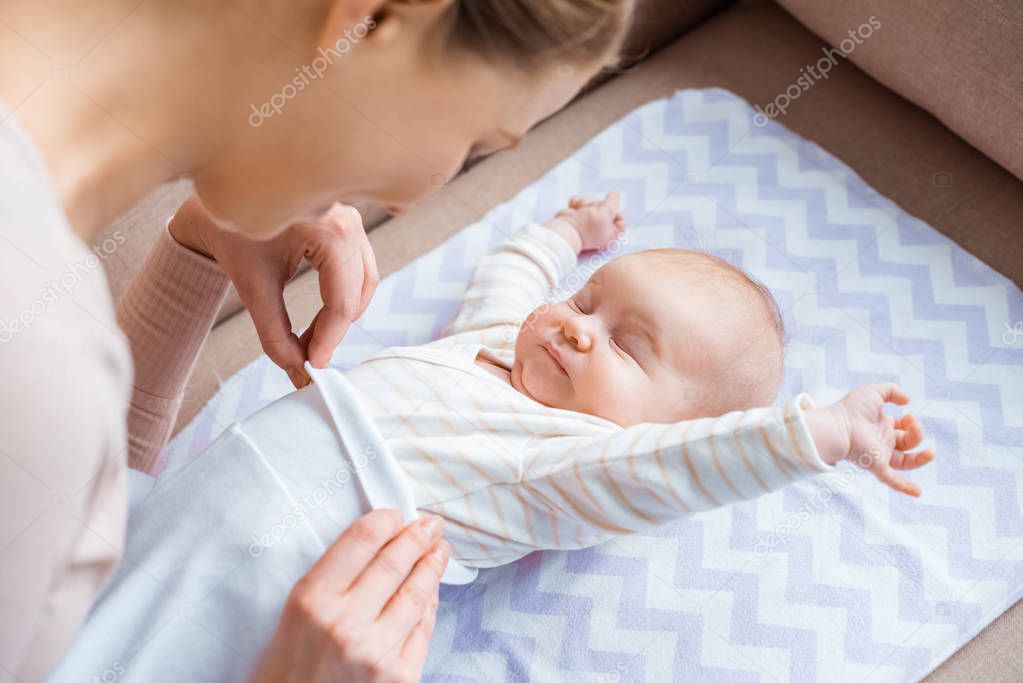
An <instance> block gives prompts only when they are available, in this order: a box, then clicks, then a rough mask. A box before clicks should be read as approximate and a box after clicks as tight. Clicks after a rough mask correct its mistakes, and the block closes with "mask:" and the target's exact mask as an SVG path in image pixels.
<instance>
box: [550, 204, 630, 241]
mask: <svg viewBox="0 0 1023 683" xmlns="http://www.w3.org/2000/svg"><path fill="white" fill-rule="evenodd" d="M619 203H620V197H619V195H618V193H617V192H615V191H614V190H611V191H610V192H608V193H607V196H606V197H604V198H603V199H597V198H596V197H572V198H571V199H570V200H569V202H568V208H567V209H562V210H560V211H558V212H557V213H556V214H554V218H552V219H551V220H550V221H548V222H547V224H546V225H547V227H548V228H550V229H551V230H553V231H555V232H557V233H558V234H559V235H561V236H562V237H564V238H565V241H566V242H568V243H569V244H570V245H572V247H573V248H574V249H575V250H576V252H577V253H578V252H581V251H590V250H594V249H598V250H599V249H606V248H607V247H608V245H609V244H611V242H613V241H614V240H616V239H618V237H619V236H620V235H621V234H622V233H623V232H625V216H624V214H622V212H621V211H620V210H619Z"/></svg>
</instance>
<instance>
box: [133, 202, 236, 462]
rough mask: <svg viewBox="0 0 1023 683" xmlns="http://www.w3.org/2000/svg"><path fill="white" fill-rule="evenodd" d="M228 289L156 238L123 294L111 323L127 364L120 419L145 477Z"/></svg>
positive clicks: (165, 239)
mask: <svg viewBox="0 0 1023 683" xmlns="http://www.w3.org/2000/svg"><path fill="white" fill-rule="evenodd" d="M175 220H178V218H177V217H176V218H175ZM228 284H229V280H228V278H227V276H226V275H224V273H223V272H222V271H221V270H220V268H219V266H217V264H216V262H214V261H212V260H210V259H208V258H206V257H205V256H202V255H200V254H198V253H196V252H195V251H192V250H190V249H187V248H185V247H183V246H181V245H180V244H178V243H177V242H175V240H174V239H173V238H172V237H171V236H170V234H169V233H168V232H167V231H164V233H163V234H161V235H160V237H159V239H158V240H157V242H156V244H155V245H154V246H153V249H152V251H151V252H150V253H149V257H148V258H147V259H146V262H145V263H144V264H143V266H142V269H141V271H139V274H138V275H137V276H136V277H135V280H134V281H133V282H132V284H131V286H130V287H129V288H128V291H127V292H125V295H124V297H123V299H122V300H121V303H120V305H119V306H118V310H117V321H118V323H119V324H120V326H121V329H122V330H124V333H125V335H126V336H127V338H128V342H129V344H130V345H131V352H132V357H133V359H134V363H135V382H134V391H133V392H132V400H131V406H130V409H129V413H128V444H129V450H128V464H129V465H130V466H131V467H134V468H135V469H140V470H143V471H150V470H151V469H152V467H153V466H154V465H155V464H156V460H157V458H158V457H159V455H160V452H161V450H162V449H163V447H164V445H165V444H166V442H167V440H168V439H169V438H170V433H171V429H172V428H173V425H174V421H175V420H176V418H177V414H178V409H179V408H180V406H181V400H182V396H183V395H184V390H185V386H186V383H187V382H188V377H189V375H190V374H191V371H192V367H193V366H194V364H195V360H196V357H197V356H198V354H199V350H200V349H201V348H202V344H203V342H204V341H205V340H206V337H207V335H208V334H209V331H210V328H211V327H212V326H213V322H214V320H215V319H216V315H217V312H218V311H219V310H220V306H221V305H222V304H223V301H224V296H225V294H226V293H227V288H228Z"/></svg>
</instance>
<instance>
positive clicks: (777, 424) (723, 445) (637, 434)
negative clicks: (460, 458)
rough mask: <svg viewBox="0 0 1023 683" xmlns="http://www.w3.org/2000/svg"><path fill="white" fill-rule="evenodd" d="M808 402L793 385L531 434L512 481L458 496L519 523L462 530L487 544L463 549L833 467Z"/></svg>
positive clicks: (546, 540)
mask: <svg viewBox="0 0 1023 683" xmlns="http://www.w3.org/2000/svg"><path fill="white" fill-rule="evenodd" d="M812 407H813V402H812V400H811V399H810V397H809V396H808V395H807V394H800V395H799V396H797V397H796V398H795V399H793V400H792V401H790V402H788V403H786V404H784V405H781V406H776V407H769V408H755V409H752V410H745V411H734V412H731V413H728V414H726V415H722V416H721V417H712V418H700V419H696V420H687V421H684V422H678V423H675V424H652V423H647V424H640V425H635V426H633V427H629V428H627V429H622V430H619V431H617V432H614V433H612V434H610V435H607V436H597V437H576V436H564V437H548V438H543V439H539V440H538V441H537V442H536V445H535V446H534V447H532V448H531V449H530V450H529V451H527V452H526V453H524V454H523V467H522V469H521V472H522V475H521V478H520V479H519V480H518V481H515V482H505V483H498V484H494V485H492V486H489V487H487V489H486V490H484V491H477V492H474V493H472V494H470V495H469V496H467V497H466V498H468V497H475V496H479V497H480V500H479V504H478V505H474V508H475V509H476V510H477V512H478V511H479V510H480V509H486V508H487V506H486V505H484V503H485V501H487V500H491V501H492V502H491V508H495V507H496V508H497V509H499V510H501V514H502V515H503V517H504V519H502V520H501V522H502V525H503V526H502V527H501V528H511V529H514V530H516V531H517V532H518V533H517V534H516V533H513V534H512V536H514V537H513V538H504V537H503V534H501V533H498V527H497V524H496V522H495V523H494V528H489V529H484V530H483V531H484V532H485V533H475V534H473V535H472V536H471V540H469V537H468V536H467V539H466V543H474V544H476V545H477V546H480V545H481V544H483V545H485V544H487V543H488V542H492V543H494V547H491V548H484V547H479V548H466V549H465V554H463V555H462V557H466V558H472V557H478V558H479V564H480V566H487V558H493V557H495V556H496V557H502V558H505V560H504V561H511V560H507V559H506V558H508V557H509V556H514V557H512V559H514V558H515V557H519V556H521V555H525V554H526V553H528V552H530V551H532V550H535V549H543V548H562V549H569V548H581V547H587V546H591V545H596V544H598V543H601V542H603V541H606V540H608V539H609V538H612V537H615V536H620V535H624V534H629V533H632V532H634V531H639V530H643V529H649V528H652V527H656V526H659V525H661V524H664V523H666V522H669V521H673V520H675V519H678V518H680V517H685V516H687V515H690V514H692V513H695V512H700V511H703V510H710V509H713V508H717V507H721V506H723V505H728V504H731V503H735V502H738V501H742V500H750V499H753V498H757V497H758V496H760V495H762V494H764V493H768V492H770V491H774V490H777V489H779V488H782V487H783V486H785V485H787V484H790V483H792V482H795V481H798V480H800V479H803V478H806V477H810V476H813V475H816V474H819V473H822V472H828V471H831V470H834V469H835V468H834V466H832V465H829V464H828V463H826V462H824V461H823V460H822V459H821V457H820V454H819V453H818V451H817V447H816V445H815V444H814V442H813V438H812V437H811V435H810V431H809V427H808V426H807V423H806V418H805V415H804V411H805V410H806V409H808V408H812ZM458 502H459V501H446V502H445V503H444V504H443V509H444V514H445V516H447V517H449V518H451V516H452V515H453V514H455V513H457V511H458V510H459V509H461V506H459V505H458ZM494 503H499V506H495V505H494ZM488 519H489V518H488V517H486V516H484V517H482V518H481V517H479V516H477V518H476V521H477V523H479V522H483V523H484V524H486V523H488ZM459 521H463V522H466V523H468V522H469V520H468V519H466V520H456V522H459ZM455 528H457V524H456V525H455Z"/></svg>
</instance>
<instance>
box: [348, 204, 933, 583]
mask: <svg viewBox="0 0 1023 683" xmlns="http://www.w3.org/2000/svg"><path fill="white" fill-rule="evenodd" d="M624 228H625V220H624V217H623V216H622V214H621V213H620V212H619V199H618V195H617V194H616V193H614V192H611V193H609V194H608V196H607V197H605V198H604V199H592V198H589V199H588V198H574V199H572V200H571V202H570V203H569V205H568V207H567V208H565V209H563V210H561V211H559V212H558V213H557V215H556V216H554V217H553V218H552V219H551V220H549V221H547V222H546V223H545V224H544V225H542V226H541V225H536V224H531V225H528V226H526V227H525V228H524V229H522V230H521V231H519V232H518V233H516V234H515V235H513V236H512V237H511V239H510V240H508V241H507V242H505V243H504V244H502V245H500V246H499V247H497V248H496V249H495V250H493V251H492V252H491V253H489V254H488V255H487V256H485V257H484V258H483V259H481V260H480V262H479V263H478V265H477V267H476V269H475V273H474V275H473V278H472V281H471V282H470V285H469V287H468V290H467V292H466V294H465V297H464V300H463V303H462V307H461V310H460V311H459V313H458V315H457V317H456V319H455V321H454V322H453V323H452V325H451V327H450V329H449V335H448V336H446V337H444V338H442V339H439V340H437V341H435V342H432V343H430V344H427V345H425V346H421V347H404V348H388V349H386V350H385V351H383V352H382V353H380V354H377V355H376V356H374V357H372V358H370V359H368V360H367V361H366V362H364V363H363V364H362V365H360V366H358V367H356V368H354V369H353V370H351V371H349V373H348V375H347V376H348V379H350V380H351V381H352V383H353V385H354V386H355V387H356V388H357V389H358V391H359V392H360V393H361V395H362V398H363V399H364V401H365V404H366V406H367V407H368V408H369V412H370V413H371V414H372V415H373V420H374V422H375V423H376V426H377V427H378V428H379V430H380V432H381V434H382V435H383V436H384V438H385V440H386V442H387V444H388V446H389V447H390V448H391V449H392V450H393V452H394V454H395V457H396V459H397V460H398V462H399V463H400V465H401V467H402V469H403V470H404V472H405V474H407V475H408V478H409V481H410V482H411V483H412V487H413V489H414V490H415V499H416V504H417V506H418V508H419V509H420V510H422V511H428V512H433V513H435V514H439V515H441V516H442V517H444V518H445V520H446V522H447V525H446V530H447V534H448V538H449V540H450V541H451V543H452V546H453V556H454V557H458V558H459V559H460V560H461V561H463V562H464V563H466V564H469V565H475V566H493V565H494V564H503V563H506V562H509V561H511V560H513V559H515V558H517V557H520V556H522V555H524V554H526V553H527V552H529V551H531V550H533V549H536V548H578V547H583V546H587V545H593V544H595V543H599V542H600V541H602V540H604V539H606V538H607V537H608V536H609V535H614V534H621V533H627V532H630V531H634V530H637V529H640V528H644V527H649V526H652V525H655V524H660V523H663V522H666V521H669V520H671V519H675V518H677V517H679V516H682V515H685V514H689V513H692V512H695V511H698V510H705V509H709V508H713V507H717V506H720V505H724V504H727V503H730V502H735V501H738V500H742V499H749V498H754V497H756V496H758V495H760V494H762V493H765V492H767V491H771V490H774V489H776V488H779V487H781V486H783V485H785V484H787V483H790V482H791V481H794V480H796V479H798V478H801V477H804V476H807V475H811V474H815V473H818V472H824V471H828V470H830V469H832V467H833V465H834V464H836V463H837V462H838V461H840V460H843V459H848V460H852V461H854V462H856V463H857V464H859V465H860V466H862V467H864V468H865V469H869V470H870V471H871V472H872V473H873V474H874V475H875V476H876V477H877V478H878V479H880V480H881V481H882V482H884V483H885V484H887V485H889V486H891V487H893V488H894V489H896V490H898V491H902V492H904V493H907V494H910V495H914V496H915V495H919V490H918V488H917V487H916V486H915V485H914V484H911V483H909V482H907V481H905V480H904V479H902V478H901V477H899V476H898V475H897V474H896V473H895V471H896V470H904V469H912V468H915V467H919V466H921V465H924V464H926V463H927V462H930V460H931V459H932V458H933V454H932V453H931V452H930V451H920V452H917V453H912V454H910V453H906V451H907V450H909V449H912V448H915V447H917V446H918V445H919V444H920V442H921V440H922V439H923V433H922V429H921V427H920V425H919V423H918V422H917V421H916V420H915V419H914V418H913V417H912V416H910V415H906V416H904V417H902V418H899V419H898V420H895V419H893V418H891V417H889V416H887V415H885V414H884V413H883V412H882V408H883V406H884V404H885V403H886V402H889V401H890V402H893V403H897V404H905V403H907V402H908V398H907V397H906V396H905V395H903V393H902V392H901V391H900V390H899V389H898V388H897V387H896V386H894V385H892V384H888V383H885V384H877V385H869V386H864V387H860V388H859V389H856V390H854V391H853V392H851V393H850V394H849V395H847V396H846V397H845V398H844V399H843V400H842V401H839V402H838V403H836V404H834V405H832V406H828V407H822V408H818V407H814V405H813V402H812V401H811V400H810V398H809V397H808V396H807V395H805V394H801V395H800V396H798V397H796V398H795V399H793V400H792V401H790V402H789V403H787V404H786V405H784V406H779V407H775V408H771V407H765V406H769V404H770V403H771V402H772V401H773V400H774V398H775V396H776V394H777V391H778V387H779V384H780V382H781V379H782V374H783V359H782V324H781V319H780V314H779V312H778V307H777V305H776V304H775V302H774V299H773V298H772V296H771V294H770V293H769V292H768V290H767V289H766V288H764V287H763V286H761V285H759V284H757V283H756V282H754V281H753V280H752V279H750V278H749V277H748V276H747V275H746V274H744V273H743V272H742V271H740V270H738V269H736V268H734V267H733V266H731V265H729V264H727V263H726V262H724V261H722V260H720V259H717V258H715V257H712V256H709V255H706V254H702V253H698V252H694V251H688V250H683V249H656V250H651V251H644V252H639V253H635V254H629V255H626V256H622V257H620V258H617V259H615V260H612V261H611V262H609V263H607V264H606V265H604V266H603V267H601V268H600V269H599V270H597V271H596V273H594V275H593V276H592V277H591V278H590V279H589V281H588V282H586V284H585V285H584V286H583V287H582V288H581V289H580V290H579V291H578V292H577V293H575V294H573V295H572V296H570V297H568V298H566V299H564V300H562V301H560V302H557V303H548V299H547V297H548V295H549V293H550V291H551V289H552V288H553V287H555V286H556V285H557V283H558V282H559V281H560V280H561V279H562V278H563V277H565V276H566V274H568V273H569V272H571V271H572V270H573V269H574V268H576V267H577V258H578V254H579V253H580V252H582V251H591V250H599V249H603V248H605V247H607V246H608V245H610V244H612V243H613V242H614V241H615V240H616V239H617V238H618V236H619V235H620V234H621V233H622V232H623V230H624Z"/></svg>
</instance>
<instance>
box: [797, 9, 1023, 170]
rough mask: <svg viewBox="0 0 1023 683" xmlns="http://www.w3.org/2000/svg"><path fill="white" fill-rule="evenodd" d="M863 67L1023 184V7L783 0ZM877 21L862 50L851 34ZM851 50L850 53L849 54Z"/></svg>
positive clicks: (815, 29)
mask: <svg viewBox="0 0 1023 683" xmlns="http://www.w3.org/2000/svg"><path fill="white" fill-rule="evenodd" d="M779 3H780V4H781V5H782V6H784V7H785V8H786V9H787V10H788V11H789V12H791V13H792V14H793V15H794V16H795V17H797V18H798V19H799V20H800V21H801V22H803V24H804V25H806V27H807V28H809V29H810V30H811V31H813V32H814V33H816V34H817V35H819V36H821V37H822V38H824V39H825V40H827V41H828V42H829V43H831V44H832V45H835V46H838V45H839V43H840V42H841V41H843V40H845V41H846V47H850V48H853V49H852V51H851V52H850V53H849V59H851V60H852V61H853V62H854V63H855V64H856V65H858V66H859V67H860V68H861V69H863V70H864V71H866V72H867V73H869V74H870V75H871V76H873V77H874V78H875V79H877V80H878V81H880V82H881V83H883V84H885V85H887V86H888V87H889V88H891V89H892V90H894V91H896V92H897V93H899V94H900V95H902V96H903V97H905V98H907V99H909V100H911V101H913V102H916V103H917V104H919V105H920V106H921V107H923V108H924V109H926V110H927V111H929V112H931V113H932V114H934V116H936V117H937V118H938V119H939V120H940V121H942V122H943V123H944V124H945V125H946V126H948V127H949V128H951V129H952V130H954V131H955V132H956V133H958V134H959V135H961V136H962V137H963V138H964V139H965V140H966V141H968V142H970V143H971V144H973V145H974V146H975V147H977V148H978V149H980V150H981V151H983V152H984V153H985V154H987V155H988V156H990V157H991V158H992V159H994V160H995V161H997V162H998V163H1000V164H1001V165H1002V166H1004V167H1005V168H1007V169H1009V170H1010V171H1012V172H1013V173H1015V174H1016V177H1018V178H1021V179H1023V3H1021V2H1019V1H1018V0H899V2H892V1H891V0H779ZM872 15H873V16H874V17H875V19H876V25H878V29H877V30H876V31H869V30H868V31H864V33H868V34H869V38H866V39H865V40H862V44H860V45H856V44H855V41H854V42H849V41H850V37H849V35H848V31H850V30H853V31H855V30H857V28H858V27H859V26H860V25H862V24H863V23H864V22H865V21H867V20H868V18H869V17H871V16H872ZM844 49H845V48H843V50H844Z"/></svg>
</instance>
